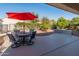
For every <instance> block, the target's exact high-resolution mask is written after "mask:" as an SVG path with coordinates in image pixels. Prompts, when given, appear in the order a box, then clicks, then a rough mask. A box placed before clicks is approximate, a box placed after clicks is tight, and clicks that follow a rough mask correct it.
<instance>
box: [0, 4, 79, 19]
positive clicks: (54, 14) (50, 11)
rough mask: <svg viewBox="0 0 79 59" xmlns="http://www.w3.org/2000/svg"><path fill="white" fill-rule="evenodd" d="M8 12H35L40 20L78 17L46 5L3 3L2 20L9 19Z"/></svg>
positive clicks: (0, 5)
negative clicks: (44, 18) (43, 18)
mask: <svg viewBox="0 0 79 59" xmlns="http://www.w3.org/2000/svg"><path fill="white" fill-rule="evenodd" d="M6 12H34V13H36V14H38V15H39V18H42V17H48V18H49V19H56V20H57V19H58V18H59V17H61V16H63V17H65V18H67V19H72V18H73V17H76V16H78V15H77V14H73V13H70V12H67V11H64V10H61V9H58V8H55V7H52V6H49V5H47V4H44V3H2V4H0V19H2V18H5V17H7V16H6Z"/></svg>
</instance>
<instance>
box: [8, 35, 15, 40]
mask: <svg viewBox="0 0 79 59" xmlns="http://www.w3.org/2000/svg"><path fill="white" fill-rule="evenodd" d="M7 35H8V37H9V39H10V40H11V41H16V40H15V38H14V36H13V35H12V34H7Z"/></svg>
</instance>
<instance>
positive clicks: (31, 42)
mask: <svg viewBox="0 0 79 59" xmlns="http://www.w3.org/2000/svg"><path fill="white" fill-rule="evenodd" d="M35 36H36V31H34V32H31V34H30V39H29V41H28V45H32V44H34V42H33V39H35Z"/></svg>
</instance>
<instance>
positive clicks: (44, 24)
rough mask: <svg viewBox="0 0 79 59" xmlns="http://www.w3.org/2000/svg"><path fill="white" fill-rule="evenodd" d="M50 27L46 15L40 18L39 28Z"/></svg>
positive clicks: (45, 28)
mask: <svg viewBox="0 0 79 59" xmlns="http://www.w3.org/2000/svg"><path fill="white" fill-rule="evenodd" d="M50 28H51V24H50V21H49V19H48V18H47V17H43V18H42V23H41V24H40V29H41V30H44V31H46V30H47V29H50Z"/></svg>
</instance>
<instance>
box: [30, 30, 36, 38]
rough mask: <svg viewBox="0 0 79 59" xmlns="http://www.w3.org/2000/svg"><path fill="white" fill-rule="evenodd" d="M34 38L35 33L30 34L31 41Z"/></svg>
mask: <svg viewBox="0 0 79 59" xmlns="http://www.w3.org/2000/svg"><path fill="white" fill-rule="evenodd" d="M35 36H36V31H34V32H32V34H31V39H34V38H35Z"/></svg>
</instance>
